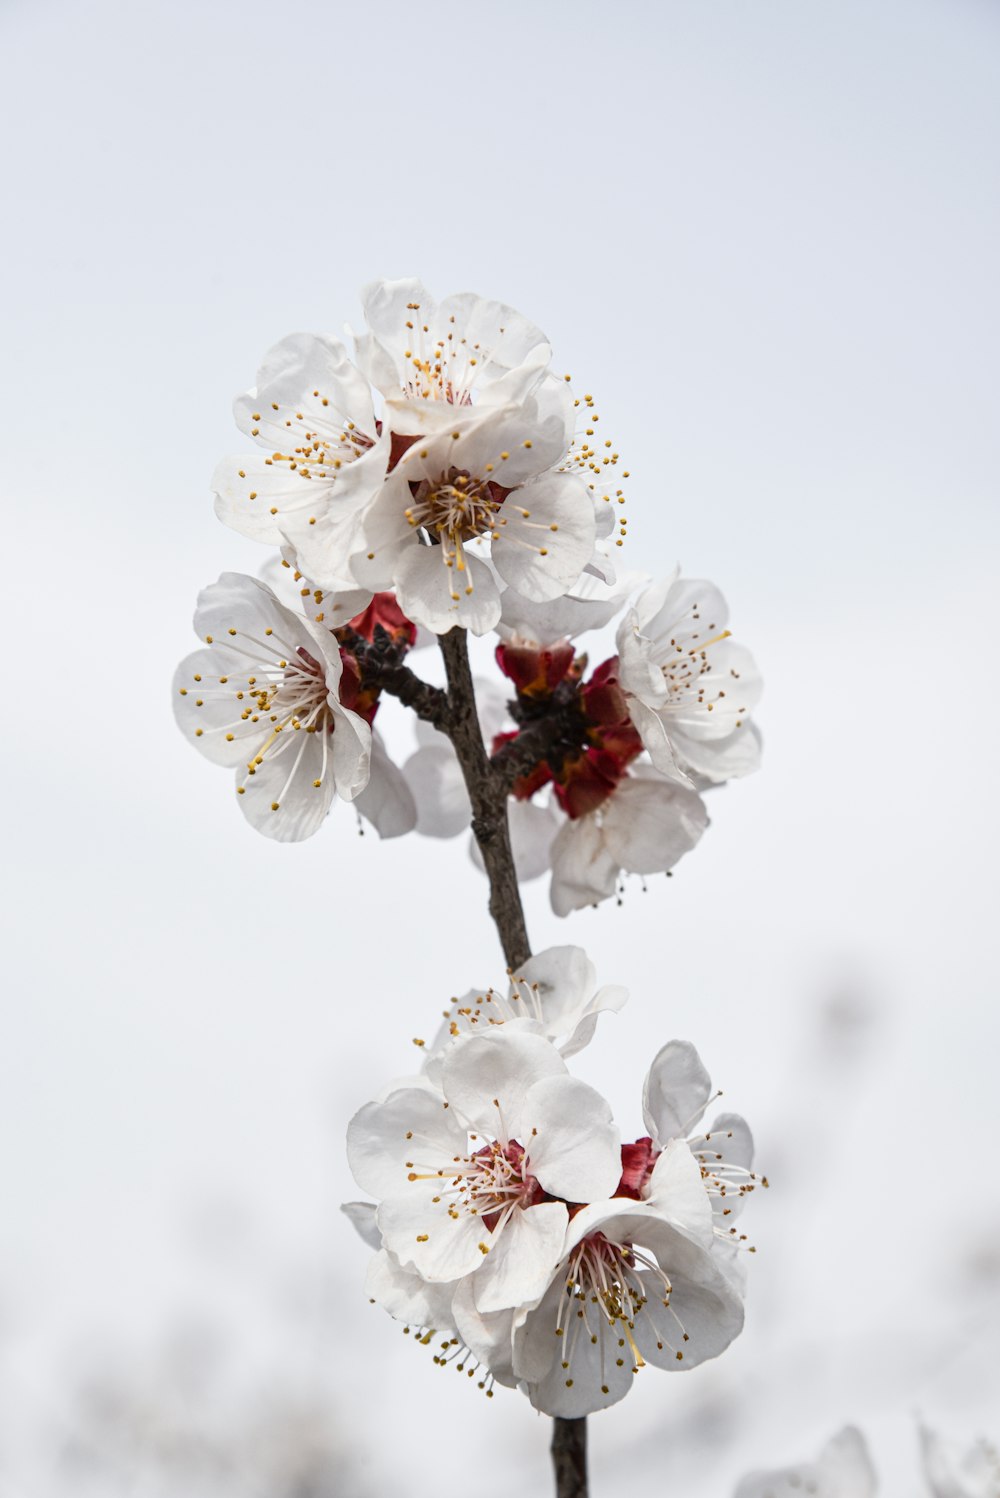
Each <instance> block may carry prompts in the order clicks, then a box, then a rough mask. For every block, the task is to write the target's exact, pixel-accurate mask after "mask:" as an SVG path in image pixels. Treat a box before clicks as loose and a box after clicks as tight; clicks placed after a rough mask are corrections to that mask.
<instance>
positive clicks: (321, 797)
mask: <svg viewBox="0 0 1000 1498" xmlns="http://www.w3.org/2000/svg"><path fill="white" fill-rule="evenodd" d="M362 304H363V307H364V315H365V325H364V329H363V331H361V332H359V333H357V334H355V335H353V348H352V349H351V350H349V349H348V347H347V346H345V344H344V343H342V342H341V341H340V340H339V339H336V338H333V337H329V336H320V335H316V334H306V333H296V334H292V335H290V336H289V337H287V338H284V339H282V341H281V342H280V343H278V344H276V345H275V347H274V348H272V349H271V350H270V351H269V353H268V354H267V355H266V357H265V359H264V362H263V364H262V365H261V368H260V370H259V372H258V376H257V384H256V386H255V387H254V389H253V390H251V391H248V392H246V393H245V394H242V395H240V396H239V397H238V398H237V400H236V402H235V414H236V420H237V424H238V425H239V426H240V428H241V429H242V430H243V432H244V433H245V434H246V435H247V437H249V438H250V439H251V440H252V442H253V443H254V444H256V450H249V451H246V452H244V453H242V454H240V455H238V456H235V457H232V458H227V459H225V460H224V461H223V462H222V463H221V464H219V466H218V468H217V470H216V473H215V477H214V479H213V488H214V490H215V496H216V510H217V513H218V514H219V516H220V517H221V518H222V519H223V520H224V521H225V522H226V523H227V524H228V525H231V526H233V527H234V528H235V529H236V530H238V531H240V532H241V533H242V534H244V535H246V536H250V537H252V538H254V539H256V540H258V541H262V542H265V543H267V544H268V545H270V546H272V547H274V548H277V549H278V552H279V553H280V562H281V565H278V558H277V557H275V558H274V559H273V560H272V564H271V565H270V567H266V568H265V569H264V573H265V577H266V581H261V580H260V579H255V578H250V577H245V576H241V575H237V574H233V573H227V574H224V575H223V577H222V578H220V580H219V581H218V582H217V583H216V584H214V585H213V586H212V587H210V588H207V589H206V590H205V591H204V592H203V593H202V595H201V597H200V599H199V606H198V611H197V613H196V616H195V628H196V632H197V634H198V635H199V637H200V639H201V642H202V648H201V649H200V650H199V651H198V652H197V653H196V654H194V655H192V656H190V657H188V658H187V659H186V660H185V661H184V662H182V664H181V666H180V668H179V670H178V673H177V677H176V680H175V683H174V708H175V712H176V715H177V718H178V721H179V722H180V725H181V727H182V729H183V730H184V732H185V733H186V734H187V735H188V736H189V738H190V739H191V741H192V743H193V744H194V745H195V747H196V748H197V749H199V751H200V752H201V753H203V754H204V755H205V756H206V757H208V758H210V759H212V760H214V761H215V762H216V763H219V764H223V765H226V766H230V767H232V768H234V769H235V771H236V792H237V799H238V801H239V804H240V806H241V809H242V810H243V812H244V814H245V816H246V817H247V819H248V821H250V823H251V824H252V825H253V826H254V827H255V828H256V829H257V830H258V831H260V832H262V833H264V834H265V835H267V836H269V837H273V838H277V839H281V840H287V841H297V840H301V839H303V838H306V837H309V836H311V835H312V834H313V833H314V832H315V831H316V830H317V829H318V828H319V826H320V825H321V824H322V822H323V820H324V818H325V816H326V814H327V812H328V810H329V809H330V807H331V805H332V804H333V801H334V799H335V798H337V797H339V798H341V799H344V800H349V801H353V802H354V804H355V806H356V808H357V810H358V812H359V814H360V815H361V816H363V817H365V818H367V819H368V820H370V821H371V822H372V823H373V824H374V825H375V826H376V828H377V829H378V831H379V832H380V833H381V834H382V835H383V836H395V835H398V834H400V833H403V832H407V831H409V830H411V829H413V828H416V829H418V830H419V831H421V832H424V833H427V834H429V835H431V836H439V837H440V836H453V835H455V834H456V833H458V832H461V831H464V830H465V829H467V828H468V827H469V826H470V823H471V820H472V815H471V805H470V801H469V796H468V794H467V787H466V780H465V776H466V772H467V768H468V767H467V766H466V768H465V769H463V768H460V765H459V761H458V759H457V758H456V756H455V754H454V752H453V748H452V744H451V741H450V724H451V722H452V721H453V719H454V716H455V711H456V709H455V704H454V703H453V701H452V700H451V697H450V696H446V695H445V694H443V693H441V692H438V693H437V699H438V701H437V706H436V708H434V710H433V711H431V710H428V709H427V702H428V701H430V699H431V698H433V696H434V693H435V691H436V689H434V688H431V687H429V686H428V685H427V684H426V683H424V682H421V681H420V679H419V678H418V677H416V676H414V674H413V672H412V670H411V669H410V668H409V666H407V665H405V664H404V661H405V658H406V656H407V654H408V652H409V651H410V650H411V649H412V648H413V647H414V645H416V644H418V643H426V641H427V639H428V636H430V637H433V636H434V635H438V636H440V635H445V634H449V633H450V632H451V631H452V630H453V629H454V628H455V627H456V626H457V627H465V628H468V629H469V630H471V631H472V632H473V633H474V634H479V635H483V634H488V633H490V632H491V631H495V632H496V635H497V636H498V637H499V643H498V645H497V648H496V661H497V665H498V666H499V669H500V671H501V672H502V674H503V676H504V678H505V686H506V695H505V698H504V699H503V700H501V702H500V703H499V706H498V708H496V710H495V709H494V705H493V704H492V703H491V701H490V696H489V692H488V691H481V692H480V693H479V700H478V703H477V707H478V710H479V714H480V721H481V724H482V728H483V735H484V740H485V745H486V749H487V752H488V754H489V756H490V772H491V774H492V777H493V778H492V782H491V784H492V788H493V793H494V794H493V800H494V804H505V805H506V808H507V815H508V820H509V825H510V835H511V842H512V846H513V850H514V856H515V860H516V864H517V872H518V875H519V877H520V878H522V879H528V878H532V877H535V876H537V875H539V874H542V873H545V872H551V877H552V883H551V900H552V906H553V908H554V910H555V911H556V912H557V914H559V915H567V914H569V912H570V911H572V910H575V909H578V908H580V907H581V906H585V905H588V904H592V903H596V902H598V901H601V900H604V899H607V898H608V897H610V896H613V895H614V894H615V893H616V892H619V891H620V890H621V888H622V879H623V876H625V875H627V874H635V875H638V876H640V877H644V876H646V875H651V874H655V873H664V872H669V871H670V870H671V869H672V868H673V867H674V865H675V864H676V863H677V862H678V860H679V859H680V858H682V857H683V855H684V854H685V853H687V852H689V851H690V850H691V849H692V848H693V847H694V846H695V844H696V843H697V842H698V841H699V839H700V838H701V836H702V834H703V832H704V831H705V829H706V827H707V826H708V812H707V808H706V805H705V801H704V799H703V793H704V792H705V791H706V790H707V789H708V788H710V787H711V786H714V785H718V784H721V783H723V782H725V781H727V780H730V779H732V778H734V777H736V776H741V775H745V774H747V773H749V772H750V771H751V770H753V769H755V768H756V766H757V763H758V761H759V755H760V740H759V737H758V735H757V730H756V727H755V725H754V724H753V722H752V721H751V714H752V712H753V710H754V708H755V706H756V703H757V701H758V698H759V696H760V690H761V683H760V678H759V675H758V673H757V670H756V667H755V665H754V663H753V660H752V658H751V657H750V655H749V653H748V652H747V650H746V649H745V647H743V646H742V645H739V644H738V643H737V642H736V641H734V640H733V639H732V637H731V635H730V631H729V628H728V622H727V609H726V604H725V600H724V599H723V598H722V595H721V594H720V592H719V590H718V588H716V587H715V585H714V584H712V583H710V582H707V581H699V580H696V579H691V578H686V577H681V576H680V575H679V573H677V572H675V573H674V574H673V575H672V576H671V577H669V578H667V579H666V580H664V581H662V582H652V581H651V580H650V578H649V577H648V576H646V575H645V574H638V573H632V574H627V575H623V576H620V577H619V576H618V575H617V574H616V572H615V568H614V566H613V564H612V561H611V557H612V556H613V555H615V554H616V553H614V550H613V547H612V546H611V541H610V538H611V536H612V533H613V532H614V531H615V530H616V528H617V530H618V532H619V534H618V536H617V544H618V545H621V543H622V537H623V536H624V533H625V520H624V514H623V510H622V506H623V505H624V495H623V493H622V487H621V485H622V481H623V480H624V479H625V478H626V477H627V474H626V473H625V472H624V471H623V470H622V469H621V466H620V459H619V454H618V453H617V451H616V450H615V449H614V446H613V444H612V443H611V441H610V440H608V439H606V438H604V437H603V432H602V428H601V426H600V416H599V413H598V411H597V410H596V408H595V404H594V399H593V397H592V396H591V395H590V394H584V395H578V396H574V394H573V392H572V390H571V388H570V385H569V383H568V381H567V378H566V377H563V376H561V375H559V374H557V373H555V372H554V371H553V368H552V349H551V347H550V345H549V342H548V340H547V339H546V337H545V335H544V334H543V333H542V331H541V330H540V329H539V328H538V327H536V326H535V324H534V323H532V322H530V321H529V320H528V319H527V318H525V317H523V316H522V315H521V314H520V313H519V312H517V311H515V310H514V309H513V308H511V307H508V306H505V305H504V304H502V303H500V302H496V301H491V300H488V299H486V298H483V297H479V296H474V295H471V294H468V293H463V294H460V295H456V296H450V297H446V298H445V299H444V300H443V301H442V302H440V303H438V302H436V301H435V299H434V298H433V297H432V296H431V295H430V293H429V292H428V291H427V289H426V288H425V287H424V286H423V285H422V284H421V283H420V282H419V281H416V280H412V279H411V280H401V281H380V282H375V283H373V284H372V285H370V286H368V287H367V288H366V289H365V290H364V291H363V293H362ZM599 434H600V435H599ZM616 618H617V621H618V623H617V632H616V635H615V639H614V647H613V649H614V653H613V654H607V655H606V658H605V659H603V660H599V662H598V664H597V665H596V667H593V668H592V667H591V666H590V663H589V661H588V658H587V656H586V655H585V654H583V653H581V652H579V650H578V648H577V644H576V641H577V639H578V637H579V636H580V635H582V634H584V633H586V632H588V631H595V630H600V629H605V628H606V627H607V626H609V625H611V624H612V622H613V621H614V620H615V619H616ZM418 630H419V631H420V632H422V640H418ZM386 692H390V693H392V694H394V695H397V696H400V697H402V699H403V700H404V702H408V703H409V704H410V705H411V706H412V705H416V706H417V710H418V712H420V711H421V707H420V706H419V705H418V704H417V698H418V697H420V694H421V692H423V694H424V698H425V700H424V703H423V708H424V711H423V718H424V721H423V722H421V723H420V732H419V734H418V737H419V738H420V740H421V742H420V746H419V748H418V750H417V752H416V753H415V754H414V755H413V756H412V757H411V758H410V760H409V762H408V763H407V764H406V765H405V767H404V769H403V770H400V769H398V768H397V767H396V766H395V765H394V764H393V763H392V761H391V760H390V758H389V756H388V754H387V752H386V749H385V745H384V743H383V741H382V739H381V738H380V736H379V734H378V732H377V731H376V730H375V727H374V720H375V715H376V713H377V711H378V708H379V704H380V702H381V700H382V698H383V697H384V695H385V693H386ZM428 694H429V696H428ZM494 695H495V694H494ZM432 706H433V704H432ZM462 711H463V712H464V711H465V709H464V708H463V709H462ZM429 723H433V725H434V726H433V727H430V726H428V724H429ZM477 851H478V850H477Z"/></svg>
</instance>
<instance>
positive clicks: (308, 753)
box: [236, 730, 336, 843]
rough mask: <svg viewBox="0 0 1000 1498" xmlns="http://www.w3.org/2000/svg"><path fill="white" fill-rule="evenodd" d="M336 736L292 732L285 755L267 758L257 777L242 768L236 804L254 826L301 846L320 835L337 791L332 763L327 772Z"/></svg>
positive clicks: (283, 750)
mask: <svg viewBox="0 0 1000 1498" xmlns="http://www.w3.org/2000/svg"><path fill="white" fill-rule="evenodd" d="M335 737H336V734H334V735H332V736H331V735H329V734H324V733H322V732H321V733H305V732H303V731H300V732H299V733H293V732H292V731H290V730H289V731H288V732H287V733H286V735H285V737H284V741H283V742H282V743H281V744H280V746H279V750H280V752H278V753H275V754H269V755H267V756H265V758H264V761H263V763H262V764H260V765H256V766H255V768H254V772H253V774H252V775H251V774H250V773H249V771H248V769H247V766H246V765H242V766H241V767H240V768H239V769H238V770H237V772H236V785H237V801H238V804H239V808H240V811H241V812H242V813H243V815H244V816H245V817H246V819H247V821H248V822H249V823H250V825H251V827H253V828H255V829H256V831H257V832H260V833H262V834H263V835H264V837H270V838H273V839H274V841H275V842H279V843H300V842H303V841H304V840H305V839H306V838H307V837H312V836H313V834H314V833H316V832H318V831H319V829H320V827H321V826H322V825H323V822H324V821H325V819H326V816H327V813H328V812H329V810H330V804H331V802H332V801H333V797H334V794H335V790H336V780H335V777H334V775H333V774H332V773H331V767H330V762H329V760H328V761H327V764H326V766H325V770H326V773H324V762H323V746H324V740H325V739H329V740H330V741H331V742H332V739H333V738H335ZM317 781H318V782H319V783H318V784H317Z"/></svg>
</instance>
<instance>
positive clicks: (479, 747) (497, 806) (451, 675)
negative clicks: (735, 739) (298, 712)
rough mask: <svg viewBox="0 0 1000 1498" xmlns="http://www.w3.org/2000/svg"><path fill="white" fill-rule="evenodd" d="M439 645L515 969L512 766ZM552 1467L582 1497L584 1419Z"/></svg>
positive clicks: (455, 653)
mask: <svg viewBox="0 0 1000 1498" xmlns="http://www.w3.org/2000/svg"><path fill="white" fill-rule="evenodd" d="M440 644H441V653H442V655H443V656H444V664H445V671H446V672H447V677H448V703H447V713H446V715H445V717H444V719H443V721H440V722H438V721H436V720H435V719H434V718H430V717H429V718H428V721H430V722H434V724H435V727H437V728H439V729H440V730H441V731H442V733H446V734H447V735H448V737H449V738H450V739H451V742H452V744H453V745H454V746H455V753H456V754H457V755H458V761H459V764H460V765H461V767H462V774H463V776H464V777H465V786H466V790H467V791H468V793H469V800H470V801H471V802H472V831H473V834H474V835H475V839H476V842H477V843H478V844H479V849H480V852H481V853H482V855H483V862H484V864H485V865H486V872H487V874H488V875H489V880H490V915H491V916H492V917H493V922H494V925H495V926H496V928H497V934H498V935H499V937H500V944H501V946H502V947H503V950H504V956H505V957H506V959H507V965H508V966H509V967H511V968H518V967H520V966H521V964H522V963H524V962H527V960H528V958H529V957H530V956H531V947H530V946H529V945H528V930H527V927H526V925H525V922H524V910H523V908H522V905H521V891H520V889H519V888H518V883H517V874H516V873H515V871H514V859H513V855H512V853H511V848H510V829H509V827H508V823H507V793H508V791H509V789H510V785H511V783H512V781H513V779H515V778H516V774H512V773H511V770H512V768H513V766H512V765H511V764H510V763H502V764H495V763H493V762H492V761H491V760H490V756H489V754H488V753H487V750H486V745H485V744H484V743H483V735H482V732H481V730H480V727H479V716H478V714H477V712H476V693H475V688H474V686H473V683H472V671H471V668H470V666H469V649H468V640H467V637H466V632H465V630H464V629H452V630H449V632H448V633H447V634H446V635H442V636H441V639H440ZM550 731H551V730H550ZM538 740H539V743H541V742H542V740H543V734H542V733H539V735H538ZM536 752H537V750H536V746H535V745H532V747H531V750H530V751H529V753H536ZM511 758H513V756H511ZM526 760H527V756H526V757H525V761H526ZM534 762H535V761H532V763H534ZM526 767H527V766H526ZM552 1462H553V1466H554V1468H555V1479H556V1498H587V1422H586V1419H583V1420H561V1419H556V1420H555V1422H554V1426H553V1431H552Z"/></svg>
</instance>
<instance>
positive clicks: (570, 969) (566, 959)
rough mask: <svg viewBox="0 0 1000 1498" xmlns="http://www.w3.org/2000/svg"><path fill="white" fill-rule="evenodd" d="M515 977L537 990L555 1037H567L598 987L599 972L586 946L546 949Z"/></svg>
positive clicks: (537, 953)
mask: <svg viewBox="0 0 1000 1498" xmlns="http://www.w3.org/2000/svg"><path fill="white" fill-rule="evenodd" d="M515 976H516V977H517V978H518V979H519V980H521V979H523V981H524V982H525V983H530V984H531V985H532V986H533V987H535V988H537V1000H538V1003H539V1005H540V1006H541V1012H542V1016H543V1019H544V1022H545V1028H546V1030H547V1031H548V1033H549V1034H551V1035H560V1034H564V1033H565V1032H566V1031H567V1030H568V1029H570V1028H571V1027H572V1025H573V1024H575V1022H576V1019H577V1018H578V1016H579V1015H580V1014H581V1013H582V1012H583V1010H584V1009H585V1008H586V1006H587V1004H588V1002H589V1000H590V999H591V998H592V996H593V993H594V990H595V988H596V987H597V970H596V968H595V967H594V964H593V963H592V962H591V960H590V958H589V957H588V956H587V954H586V952H585V951H584V949H583V947H569V946H566V947H546V949H545V950H544V951H543V952H536V953H535V955H534V957H529V958H528V961H527V962H525V963H524V964H523V965H522V966H521V967H519V968H518V970H517V972H516V974H515Z"/></svg>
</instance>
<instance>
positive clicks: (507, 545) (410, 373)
mask: <svg viewBox="0 0 1000 1498" xmlns="http://www.w3.org/2000/svg"><path fill="white" fill-rule="evenodd" d="M362 304H363V306H364V311H365V319H366V323H367V328H366V330H365V332H364V333H362V334H359V335H357V336H356V337H355V340H354V343H355V350H354V358H353V360H352V358H351V357H350V355H349V354H348V351H347V349H346V348H345V347H344V345H343V344H342V343H341V342H340V341H339V340H338V339H336V338H331V337H322V336H319V335H314V334H305V333H296V334H292V335H291V336H290V337H288V338H285V339H282V341H281V342H280V343H278V344H276V345H275V347H274V348H272V349H271V350H270V351H269V353H268V354H267V355H266V357H265V359H264V362H263V364H262V365H261V368H260V370H259V372H258V376H257V384H256V387H255V388H254V389H253V390H252V391H250V392H248V393H247V394H246V395H243V396H240V397H239V398H238V399H237V401H236V405H235V414H236V420H237V424H238V425H239V426H240V428H241V429H242V430H243V431H244V432H245V433H246V435H247V436H248V437H251V438H252V439H253V440H254V442H256V443H257V445H258V448H259V449H261V451H260V452H258V453H248V454H241V455H239V456H237V457H233V458H227V459H225V460H224V461H223V462H222V463H221V464H220V465H219V467H218V469H217V470H216V473H215V477H214V479H213V485H212V487H213V489H214V490H215V494H216V510H217V513H218V514H219V516H220V518H221V519H222V520H224V521H225V522H226V524H228V525H231V526H233V527H234V529H236V530H238V531H240V532H242V533H243V534H244V535H247V536H251V537H253V538H254V539H255V540H259V541H265V542H270V543H271V544H273V545H277V546H281V547H284V548H287V549H288V550H289V553H290V554H291V555H293V557H294V561H295V563H296V565H297V567H298V569H299V570H300V571H301V572H302V573H303V574H304V575H305V576H306V577H308V578H309V579H310V580H311V581H312V582H314V583H315V584H317V585H318V586H319V587H321V588H323V589H328V590H331V591H338V590H343V589H344V588H345V587H354V586H361V587H363V588H368V589H370V590H371V591H372V592H377V591H384V590H388V589H393V590H395V592H396V595H397V597H398V598H399V602H400V605H401V607H402V608H403V610H404V611H405V613H406V614H407V615H408V616H409V617H410V618H411V619H413V620H415V621H416V622H417V623H419V624H422V625H424V626H425V627H426V628H427V629H430V630H432V631H434V632H435V633H442V632H444V631H446V630H448V629H451V628H452V626H453V625H455V624H459V625H463V626H465V627H467V628H469V629H471V630H472V631H473V632H474V633H476V634H485V633H487V632H488V631H489V630H491V629H493V628H494V627H495V626H496V624H497V623H498V622H499V618H500V590H501V587H503V586H508V587H512V588H515V589H516V590H517V591H518V593H520V594H521V595H522V596H523V597H525V598H527V599H533V600H536V601H544V600H550V599H554V598H558V597H559V596H560V595H561V594H562V593H564V592H565V591H566V590H567V588H569V587H570V586H571V585H572V584H573V583H574V582H575V581H576V579H577V578H578V577H579V576H580V573H581V572H582V571H583V569H584V568H585V567H587V566H588V565H589V564H590V563H591V562H592V560H593V559H594V556H595V547H596V542H597V539H598V536H599V534H601V533H606V532H607V530H608V528H609V524H608V517H607V512H608V510H609V508H610V501H611V500H613V499H616V498H619V497H620V491H619V490H618V489H617V487H616V485H615V484H614V479H613V475H614V473H615V471H616V465H617V461H618V456H617V454H616V453H613V452H611V451H607V450H606V451H603V452H601V453H600V454H599V453H598V449H597V448H596V447H595V446H594V445H593V444H592V443H591V441H590V438H591V437H592V436H593V435H594V428H593V426H592V424H591V423H590V421H589V420H588V422H587V425H586V426H585V428H584V432H583V434H582V435H578V433H577V417H578V414H579V411H580V409H581V404H582V411H583V414H584V416H585V417H589V416H590V415H591V411H592V402H591V399H590V397H586V398H585V399H584V401H583V402H582V403H580V402H578V401H576V400H574V397H573V395H572V392H571V391H570V389H569V386H568V384H567V382H566V381H565V380H564V379H561V378H559V377H558V376H557V375H555V374H554V373H553V372H552V369H551V357H552V350H551V348H550V347H549V344H548V342H547V341H546V339H545V336H544V334H543V333H542V331H541V329H539V328H537V327H535V326H534V324H533V323H530V322H528V320H527V319H526V318H524V317H522V316H521V315H520V313H518V312H516V311H514V309H513V308H512V307H506V306H504V305H503V304H502V303H500V302H493V301H487V300H485V299H484V298H482V297H477V296H472V295H469V294H463V295H459V296H451V297H447V298H446V299H445V300H444V301H443V302H441V303H437V302H435V300H434V298H433V297H432V296H431V295H430V293H429V292H428V291H427V289H426V288H425V287H424V286H423V285H421V283H420V282H419V281H416V280H402V281H379V282H375V283H373V284H372V285H371V286H368V287H366V288H365V290H364V291H363V292H362ZM609 447H610V444H609ZM609 474H610V475H611V477H609ZM611 524H612V525H613V521H612V522H611Z"/></svg>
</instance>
